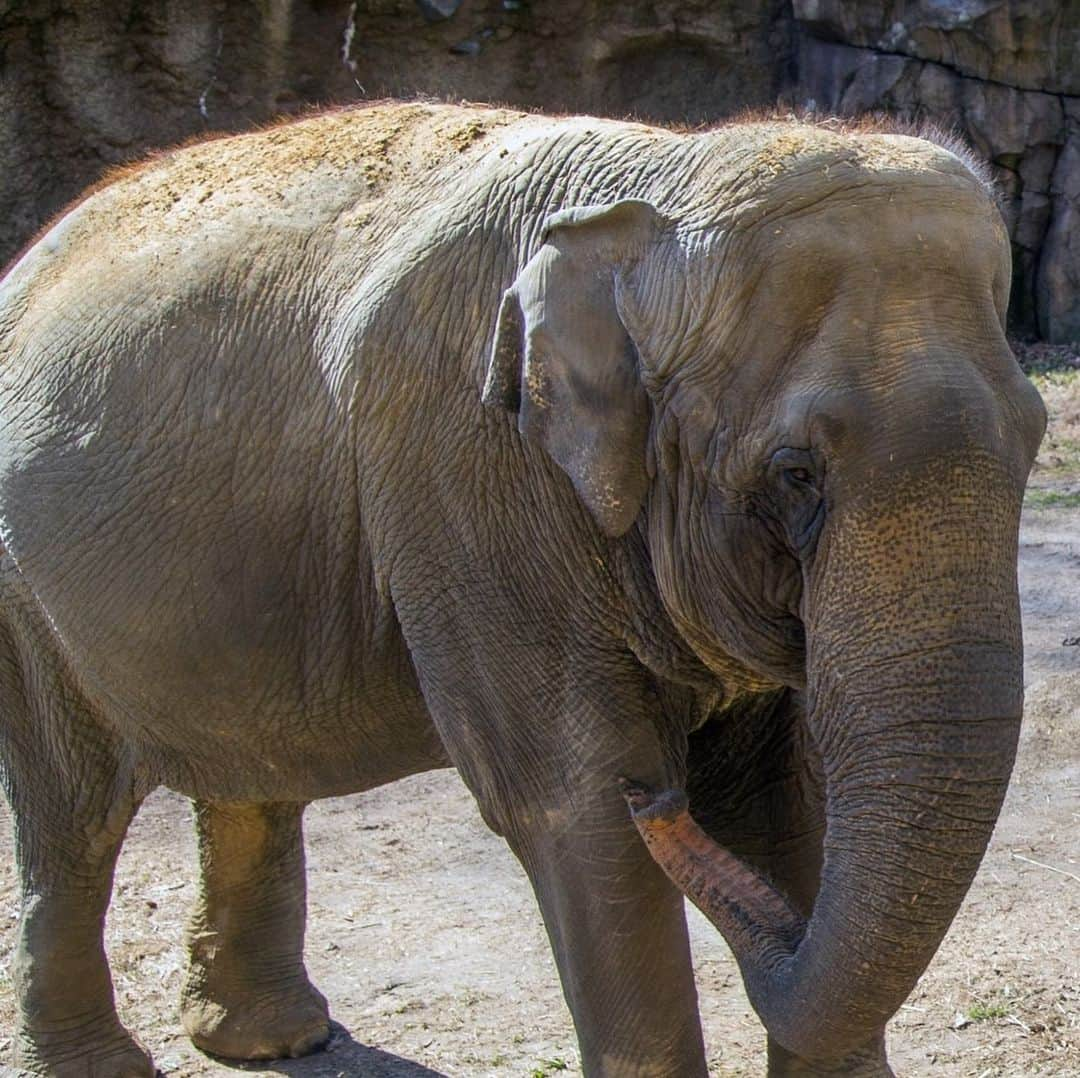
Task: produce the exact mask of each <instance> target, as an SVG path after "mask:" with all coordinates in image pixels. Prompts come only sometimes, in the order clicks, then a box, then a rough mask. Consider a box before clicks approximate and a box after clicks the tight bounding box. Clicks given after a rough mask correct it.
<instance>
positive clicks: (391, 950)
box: [0, 508, 1080, 1078]
mask: <svg viewBox="0 0 1080 1078" xmlns="http://www.w3.org/2000/svg"><path fill="white" fill-rule="evenodd" d="M1022 543H1023V545H1022V552H1021V589H1022V593H1023V600H1024V614H1025V636H1026V640H1027V643H1028V670H1027V677H1028V683H1029V684H1028V708H1027V719H1026V722H1025V729H1024V734H1023V738H1022V743H1021V750H1020V755H1019V759H1018V764H1017V769H1016V773H1015V776H1014V781H1013V784H1012V787H1011V789H1010V792H1009V796H1008V799H1007V801H1006V804H1005V809H1004V812H1003V814H1002V817H1001V820H1000V822H999V824H998V828H997V831H996V833H995V836H994V839H993V841H992V842H991V845H990V849H989V851H988V853H987V856H986V859H985V861H984V863H983V866H982V869H981V871H980V873H979V876H978V878H977V880H976V882H975V885H974V886H973V888H972V890H971V893H970V894H969V896H968V899H967V901H966V902H965V904H964V907H963V909H962V910H961V912H960V914H959V916H958V917H957V919H956V921H955V923H954V924H953V927H952V929H951V931H950V933H949V935H948V937H947V938H946V940H945V943H944V944H943V946H942V948H941V950H940V952H939V953H938V955H937V957H936V958H935V960H934V962H933V964H932V965H931V967H930V969H929V970H928V971H927V973H926V974H925V976H924V977H923V979H922V981H921V982H920V983H919V985H918V986H917V988H916V989H915V991H914V992H913V993H912V995H911V997H910V999H909V1000H908V1001H907V1003H906V1004H905V1005H904V1006H903V1007H902V1008H901V1010H900V1012H899V1014H898V1015H897V1016H896V1018H895V1019H894V1021H893V1023H892V1026H891V1034H890V1044H891V1054H892V1058H893V1061H894V1066H895V1067H896V1070H897V1073H898V1074H903V1075H905V1076H908V1078H918V1076H923V1075H927V1076H934V1078H937V1076H942V1078H960V1076H965V1078H976V1076H978V1078H1030V1076H1051V1075H1052V1076H1055V1078H1066V1076H1076V1075H1080V976H1078V965H1080V960H1078V956H1080V837H1078V836H1080V644H1078V643H1077V641H1080V574H1078V573H1077V571H1076V567H1077V565H1078V564H1080V509H1076V508H1067V509H1037V510H1035V511H1032V512H1029V513H1028V515H1027V517H1026V519H1025V524H1024V530H1023V534H1022ZM0 828H2V830H3V832H4V833H3V835H0V843H3V842H8V841H9V840H10V820H9V817H8V816H7V814H6V811H5V812H4V813H3V814H2V815H0ZM307 838H308V856H309V868H310V887H309V906H310V918H309V933H308V948H307V955H308V966H309V969H310V971H311V973H312V977H313V979H314V980H315V982H316V984H318V985H319V986H320V988H321V989H322V990H323V992H325V993H326V995H327V996H328V998H329V1000H330V1006H331V1013H332V1014H333V1016H334V1018H335V1019H336V1020H337V1022H338V1023H340V1026H341V1028H339V1029H338V1030H337V1032H336V1033H335V1036H334V1039H333V1041H332V1043H331V1045H330V1050H329V1051H328V1052H326V1053H323V1054H321V1055H318V1056H314V1057H311V1058H310V1059H308V1060H302V1061H296V1062H292V1063H288V1064H280V1065H276V1066H275V1069H274V1070H273V1071H270V1070H261V1069H259V1068H257V1067H256V1068H253V1070H254V1072H255V1073H260V1074H266V1075H270V1074H273V1073H277V1074H280V1073H283V1072H284V1073H287V1074H291V1075H294V1076H297V1078H316V1076H317V1078H331V1076H335V1078H337V1076H352V1075H359V1074H363V1075H369V1076H379V1075H384V1076H396V1078H423V1076H427V1078H432V1076H435V1078H438V1076H439V1075H447V1076H450V1078H473V1076H482V1075H506V1076H515V1078H517V1076H522V1075H526V1076H530V1075H531V1076H536V1075H555V1074H558V1073H577V1072H579V1070H580V1068H579V1066H578V1057H577V1051H576V1046H575V1040H574V1036H573V1031H572V1028H571V1024H570V1018H569V1015H568V1013H567V1011H566V1008H565V1006H564V1004H563V1002H562V997H561V994H560V991H559V986H558V980H557V977H556V974H555V969H554V965H553V962H552V959H551V957H550V954H549V951H548V946H547V940H546V937H545V935H544V930H543V927H542V925H541V923H540V918H539V915H538V913H537V910H536V905H535V903H534V901H533V899H532V895H531V893H530V891H529V888H528V886H527V884H526V882H525V880H524V877H523V875H522V873H521V872H520V870H519V869H518V867H517V865H516V863H515V862H514V860H513V858H512V857H511V855H510V854H509V852H508V851H507V849H506V847H505V845H504V844H503V843H502V841H501V840H500V839H498V838H496V837H495V836H494V835H492V834H491V833H490V832H488V831H487V830H486V829H485V828H484V826H483V824H482V823H481V821H480V818H479V815H478V813H477V812H476V809H475V807H474V806H473V804H472V802H471V800H470V798H469V797H468V795H467V794H466V792H465V790H464V788H463V787H462V785H461V783H460V781H459V780H458V778H457V777H456V775H454V774H452V773H450V772H438V773H433V774H430V775H424V776H418V777H416V778H413V779H408V780H406V781H404V782H401V783H397V784H395V785H391V786H388V787H384V788H383V789H380V790H375V791H373V792H371V793H369V794H364V795H360V796H355V797H347V798H340V799H335V800H329V801H324V802H319V803H316V804H315V805H313V806H312V807H311V808H310V809H309V811H308V816H307ZM8 848H10V847H8ZM194 879H195V850H194V840H193V835H192V828H191V811H190V807H189V805H188V803H187V802H186V801H185V800H184V799H183V798H180V797H178V796H176V795H173V794H169V793H165V792H159V793H158V794H155V795H154V796H153V797H152V798H151V799H150V800H149V801H148V802H147V804H146V805H145V806H144V808H143V811H142V813H141V814H140V816H139V818H138V819H137V820H136V821H135V824H134V825H133V827H132V829H131V834H130V836H129V838H128V841H127V844H126V846H125V849H124V853H123V857H122V860H121V865H120V868H119V871H118V874H117V881H116V894H115V898H114V901H113V905H112V908H111V913H110V915H109V925H108V933H107V941H108V947H109V953H110V959H111V962H112V969H113V975H114V978H115V982H116V990H117V999H118V1003H119V1009H120V1013H121V1016H122V1018H123V1019H124V1020H125V1022H127V1024H128V1025H129V1026H130V1027H131V1028H132V1029H133V1030H135V1031H136V1032H137V1034H138V1035H139V1036H140V1037H141V1038H142V1039H143V1041H144V1042H145V1043H146V1045H147V1046H148V1047H149V1048H150V1049H151V1050H152V1051H153V1053H154V1056H155V1059H156V1062H157V1064H158V1066H159V1067H160V1068H161V1070H162V1071H163V1072H164V1073H165V1074H167V1075H177V1076H186V1075H220V1076H225V1075H231V1074H236V1073H237V1072H236V1070H235V1069H234V1068H231V1067H228V1066H226V1065H224V1064H222V1063H220V1062H215V1061H213V1060H210V1059H208V1058H207V1057H205V1056H203V1055H201V1054H200V1053H198V1052H196V1051H195V1050H194V1049H193V1048H192V1047H191V1045H190V1043H189V1042H188V1041H187V1040H186V1039H185V1038H184V1036H183V1034H182V1031H181V1029H180V1020H179V1016H178V1013H177V1000H178V997H179V991H180V985H181V983H182V979H183V966H184V955H183V947H182V943H181V935H182V927H183V921H184V918H185V916H186V912H187V910H188V908H189V907H190V906H191V903H192V900H193V897H194ZM0 900H2V910H3V917H2V919H0V951H2V952H3V953H2V955H0V958H2V959H3V960H4V964H5V968H6V964H7V960H8V959H9V958H10V952H11V949H12V947H13V944H14V929H15V918H16V912H17V909H18V902H17V895H16V888H15V875H14V868H13V865H12V863H11V860H10V858H8V859H0ZM691 930H692V935H693V942H694V951H695V961H696V969H697V976H698V983H699V987H700V993H701V1012H702V1018H703V1021H704V1026H705V1036H706V1041H707V1044H708V1047H709V1058H710V1070H711V1073H712V1074H714V1075H718V1076H719V1075H722V1076H743V1075H745V1076H750V1075H760V1074H763V1073H764V1053H763V1043H762V1042H763V1038H762V1034H761V1029H760V1026H759V1024H758V1022H757V1020H756V1018H755V1017H754V1015H753V1013H752V1012H751V1011H750V1008H749V1005H748V1004H747V1002H746V997H745V995H744V994H743V991H742V987H741V982H740V980H739V975H738V971H737V969H736V967H735V964H734V962H733V961H732V959H731V956H730V954H729V952H728V950H727V948H726V947H725V946H724V944H723V942H722V941H721V940H720V939H719V937H718V936H717V935H716V933H715V932H714V931H713V930H712V929H711V927H710V926H708V925H707V924H705V923H704V921H703V920H702V919H701V918H700V916H698V915H697V913H696V911H691ZM14 1017H15V1016H14V1007H13V1000H12V993H11V985H10V982H9V981H0V1070H2V1068H3V1066H4V1065H5V1064H8V1065H10V1063H11V1054H12V1044H11V1039H10V1034H9V1033H7V1032H5V1031H10V1030H11V1029H12V1028H13V1026H14Z"/></svg>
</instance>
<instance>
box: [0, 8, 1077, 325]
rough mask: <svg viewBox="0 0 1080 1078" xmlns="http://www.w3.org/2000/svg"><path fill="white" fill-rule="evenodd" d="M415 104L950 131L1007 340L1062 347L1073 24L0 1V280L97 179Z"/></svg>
mask: <svg viewBox="0 0 1080 1078" xmlns="http://www.w3.org/2000/svg"><path fill="white" fill-rule="evenodd" d="M416 93H423V94H432V95H435V96H440V97H450V98H453V99H459V98H467V99H470V100H477V101H498V102H505V103H509V104H516V105H522V106H528V107H537V108H544V109H551V110H560V111H567V110H573V111H583V112H595V113H601V114H607V115H616V116H625V115H636V116H639V117H642V118H648V119H654V120H663V121H675V122H689V123H702V122H708V121H712V120H716V119H720V118H723V117H724V116H727V115H730V114H732V113H733V112H737V111H739V110H741V109H743V108H745V107H747V106H750V107H755V106H767V105H769V104H770V103H772V102H774V101H776V100H778V99H779V100H781V101H782V102H784V103H785V104H787V105H794V106H804V105H807V104H811V103H812V104H813V105H814V106H815V107H817V108H819V109H823V110H831V111H837V112H844V113H850V112H859V111H866V110H871V111H875V110H888V111H895V112H900V113H903V114H906V115H909V116H912V117H917V118H929V119H932V120H935V121H937V122H939V123H943V124H946V125H953V126H956V127H957V128H958V129H959V130H960V131H961V132H962V133H963V134H964V135H965V136H966V137H967V139H968V140H969V141H970V142H971V143H972V145H973V146H974V147H975V149H976V150H977V151H978V152H979V153H980V154H982V155H983V156H984V157H986V158H987V159H988V160H989V161H991V162H992V163H993V166H994V169H995V171H996V173H997V174H998V176H999V178H1000V181H1001V186H1002V191H1003V195H1004V205H1005V211H1006V215H1007V218H1008V222H1009V227H1010V231H1011V234H1012V236H1013V241H1014V246H1015V255H1016V274H1015V281H1014V289H1013V303H1012V312H1011V317H1012V320H1013V324H1014V327H1015V328H1016V329H1017V330H1018V331H1019V332H1021V333H1027V334H1031V335H1042V336H1043V337H1045V338H1046V339H1049V340H1052V341H1067V340H1080V0H628V2H625V3H618V4H616V3H614V2H613V0H357V2H355V3H353V2H349V0H100V2H96V3H94V4H87V3H79V2H77V0H0V262H2V261H3V260H5V259H6V258H8V257H10V256H11V255H12V254H14V252H15V251H16V250H17V249H18V248H19V247H20V246H21V245H22V244H23V243H25V242H26V240H27V239H28V238H29V237H30V235H32V233H33V232H34V231H35V230H36V229H37V228H38V227H40V225H41V224H42V222H43V221H45V220H46V219H47V218H48V217H49V216H50V215H52V214H53V213H55V212H56V211H57V210H59V209H60V208H61V207H62V206H63V205H64V204H65V203H66V202H67V201H68V200H70V199H71V198H73V197H75V196H76V195H77V194H78V192H79V191H80V190H81V189H82V188H83V187H84V186H85V185H86V184H88V183H90V182H93V181H94V180H95V179H97V178H98V177H99V176H100V175H101V174H102V172H103V171H104V170H105V169H106V168H107V167H108V166H110V165H112V164H116V163H120V162H123V161H127V160H130V159H131V158H133V157H137V156H139V155H141V154H143V153H145V152H146V151H147V150H149V149H152V148H155V147H160V146H166V145H170V144H174V143H176V142H178V141H181V140H183V139H185V138H190V137H193V136H198V135H200V134H203V133H206V132H210V131H215V130H238V129H243V128H245V127H249V126H251V125H252V124H257V123H261V122H265V121H267V120H269V119H270V118H271V117H273V116H275V115H278V114H281V113H290V112H296V111H298V110H301V109H303V108H306V107H308V106H310V105H316V104H325V103H329V102H335V101H336V102H344V101H351V100H357V99H361V98H372V97H380V96H400V95H409V94H416Z"/></svg>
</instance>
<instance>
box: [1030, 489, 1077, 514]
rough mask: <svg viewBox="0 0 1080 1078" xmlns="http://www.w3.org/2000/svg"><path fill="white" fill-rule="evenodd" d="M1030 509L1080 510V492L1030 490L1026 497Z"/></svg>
mask: <svg viewBox="0 0 1080 1078" xmlns="http://www.w3.org/2000/svg"><path fill="white" fill-rule="evenodd" d="M1024 505H1026V506H1027V507H1028V508H1029V509H1080V490H1042V489H1040V488H1038V487H1036V488H1034V489H1029V490H1028V491H1027V493H1026V494H1025V495H1024Z"/></svg>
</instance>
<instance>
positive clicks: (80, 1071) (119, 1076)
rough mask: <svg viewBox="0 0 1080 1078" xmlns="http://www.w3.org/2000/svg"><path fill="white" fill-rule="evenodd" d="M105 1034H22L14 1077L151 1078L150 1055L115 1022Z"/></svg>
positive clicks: (77, 1031) (153, 1072)
mask: <svg viewBox="0 0 1080 1078" xmlns="http://www.w3.org/2000/svg"><path fill="white" fill-rule="evenodd" d="M112 1024H113V1026H114V1028H113V1029H112V1030H110V1031H108V1032H104V1033H103V1032H100V1031H98V1030H95V1031H93V1032H91V1031H89V1030H88V1029H87V1028H86V1027H85V1026H83V1027H81V1028H79V1029H75V1030H65V1031H64V1032H63V1033H61V1034H41V1033H36V1032H35V1033H24V1034H23V1035H22V1038H21V1040H19V1042H18V1047H17V1048H16V1054H15V1063H16V1068H15V1069H14V1071H13V1072H12V1073H14V1074H18V1075H39V1076H40V1078H154V1076H155V1075H156V1074H157V1070H156V1069H155V1067H154V1063H153V1061H152V1060H151V1058H150V1056H149V1055H148V1054H147V1052H146V1051H145V1050H144V1049H143V1047H142V1045H141V1044H139V1042H138V1041H137V1040H135V1038H134V1037H132V1036H131V1034H130V1033H128V1031H127V1030H126V1029H124V1027H123V1026H122V1025H120V1023H119V1022H118V1021H114V1022H113V1023H112Z"/></svg>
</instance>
